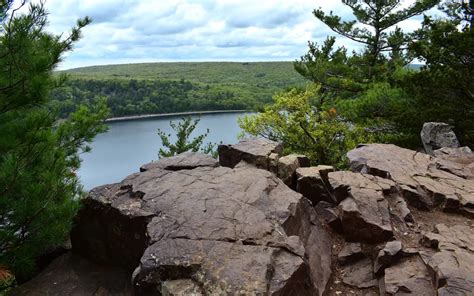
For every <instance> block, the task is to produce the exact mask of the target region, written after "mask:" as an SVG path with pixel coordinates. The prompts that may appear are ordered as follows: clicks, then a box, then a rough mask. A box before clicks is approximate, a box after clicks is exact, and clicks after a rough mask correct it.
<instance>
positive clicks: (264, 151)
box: [218, 138, 283, 171]
mask: <svg viewBox="0 0 474 296" xmlns="http://www.w3.org/2000/svg"><path fill="white" fill-rule="evenodd" d="M282 151H283V146H282V145H281V144H279V143H277V142H274V141H270V140H267V139H263V138H252V139H243V140H241V141H240V142H239V143H237V144H232V145H219V147H218V152H219V164H220V165H221V166H225V167H230V168H233V167H235V165H237V164H238V163H239V162H240V161H241V160H244V161H246V162H248V163H250V164H253V165H255V166H256V167H257V168H261V169H264V170H268V171H274V170H275V168H273V167H274V166H275V164H276V163H275V157H271V158H270V155H271V154H275V155H276V156H277V157H278V156H280V155H281V154H282Z"/></svg>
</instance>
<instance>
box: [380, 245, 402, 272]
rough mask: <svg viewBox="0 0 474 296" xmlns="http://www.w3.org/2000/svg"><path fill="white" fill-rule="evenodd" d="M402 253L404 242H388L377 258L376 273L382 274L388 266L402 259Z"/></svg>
mask: <svg viewBox="0 0 474 296" xmlns="http://www.w3.org/2000/svg"><path fill="white" fill-rule="evenodd" d="M402 255H403V252H402V242H400V241H391V242H387V243H386V244H385V247H384V248H383V249H382V250H380V252H379V254H378V255H377V258H376V259H375V263H374V271H375V274H381V273H382V272H383V270H384V269H385V268H386V267H388V266H390V265H392V264H393V263H394V262H395V261H396V260H398V259H400V257H401V256H402Z"/></svg>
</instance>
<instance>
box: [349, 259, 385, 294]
mask: <svg viewBox="0 0 474 296" xmlns="http://www.w3.org/2000/svg"><path fill="white" fill-rule="evenodd" d="M342 282H343V283H344V284H346V285H349V286H353V287H357V288H361V289H364V288H370V287H375V286H376V285H377V280H376V279H375V276H374V270H373V264H372V260H370V259H369V258H365V259H362V260H359V261H357V262H355V263H352V264H350V265H347V266H346V267H345V268H344V270H343V277H342Z"/></svg>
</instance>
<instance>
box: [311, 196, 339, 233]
mask: <svg viewBox="0 0 474 296" xmlns="http://www.w3.org/2000/svg"><path fill="white" fill-rule="evenodd" d="M314 210H315V212H316V217H317V219H318V220H319V221H321V223H323V224H326V225H329V226H330V227H331V228H332V229H333V230H334V231H336V232H337V233H342V223H341V219H339V216H338V214H337V212H336V209H335V208H334V205H333V204H331V203H328V202H325V201H320V202H319V203H318V204H317V205H316V206H314Z"/></svg>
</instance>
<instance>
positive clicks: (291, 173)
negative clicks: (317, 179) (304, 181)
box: [277, 154, 309, 189]
mask: <svg viewBox="0 0 474 296" xmlns="http://www.w3.org/2000/svg"><path fill="white" fill-rule="evenodd" d="M308 166H309V159H308V158H307V157H306V156H304V155H298V154H290V155H286V156H283V157H281V158H280V159H278V165H277V167H278V169H277V176H278V178H280V179H281V180H282V181H283V183H285V184H286V185H287V186H289V187H290V188H293V189H295V188H296V169H298V168H300V167H308Z"/></svg>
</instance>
